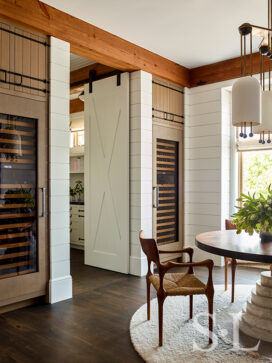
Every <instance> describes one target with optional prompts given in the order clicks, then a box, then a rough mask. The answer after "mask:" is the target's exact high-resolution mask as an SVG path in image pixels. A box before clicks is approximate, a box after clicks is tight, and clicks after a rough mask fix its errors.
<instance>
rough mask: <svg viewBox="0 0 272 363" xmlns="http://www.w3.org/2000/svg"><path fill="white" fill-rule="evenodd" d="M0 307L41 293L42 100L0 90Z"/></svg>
mask: <svg viewBox="0 0 272 363" xmlns="http://www.w3.org/2000/svg"><path fill="white" fill-rule="evenodd" d="M0 103H1V108H0V111H1V112H0V291H1V294H0V306H3V305H9V304H13V303H16V302H19V301H22V300H26V299H31V298H33V297H37V296H41V295H45V294H46V283H47V281H48V272H47V258H48V255H47V248H48V247H47V246H48V244H47V179H48V171H47V169H48V157H47V154H48V136H47V131H48V127H47V117H46V114H47V111H46V109H45V106H46V104H45V103H44V102H39V101H36V100H32V99H25V98H22V97H14V96H10V95H5V94H0Z"/></svg>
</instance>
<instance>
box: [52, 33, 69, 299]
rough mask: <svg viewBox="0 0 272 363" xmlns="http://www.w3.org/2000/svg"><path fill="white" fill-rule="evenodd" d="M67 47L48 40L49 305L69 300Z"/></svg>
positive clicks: (64, 43)
mask: <svg viewBox="0 0 272 363" xmlns="http://www.w3.org/2000/svg"><path fill="white" fill-rule="evenodd" d="M69 96H70V44H69V43H67V42H64V41H62V40H60V39H57V38H54V37H50V102H49V104H50V106H49V171H50V176H49V178H50V198H49V203H50V281H49V295H50V302H51V303H55V302H58V301H61V300H65V299H69V298H71V297H72V278H71V275H70V232H69V230H70V228H69V223H70V221H69V214H70V213H69V212H70V211H69V208H70V204H69V201H70V196H69V140H70V136H69V123H70V118H69Z"/></svg>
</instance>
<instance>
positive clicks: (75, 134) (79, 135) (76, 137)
mask: <svg viewBox="0 0 272 363" xmlns="http://www.w3.org/2000/svg"><path fill="white" fill-rule="evenodd" d="M70 135H71V136H70V147H77V146H84V130H71V134H70Z"/></svg>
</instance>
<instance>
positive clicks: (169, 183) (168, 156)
mask: <svg viewBox="0 0 272 363" xmlns="http://www.w3.org/2000/svg"><path fill="white" fill-rule="evenodd" d="M156 170H157V187H158V193H159V195H158V206H157V221H156V222H157V231H156V234H157V242H158V244H164V243H171V242H176V241H177V240H178V222H177V221H178V143H177V142H176V141H169V140H163V139H157V142H156Z"/></svg>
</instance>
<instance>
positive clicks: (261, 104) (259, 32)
mask: <svg viewBox="0 0 272 363" xmlns="http://www.w3.org/2000/svg"><path fill="white" fill-rule="evenodd" d="M271 25H272V0H268V28H265V27H261V26H258V25H251V24H249V23H245V24H242V25H241V26H240V27H239V33H240V47H241V78H240V79H238V80H237V81H236V82H235V83H234V85H233V89H232V124H233V126H236V127H240V128H241V130H240V133H239V136H240V137H242V138H247V128H248V127H250V132H249V136H250V137H252V136H253V133H259V134H260V140H259V142H260V143H261V144H265V136H266V135H268V140H267V142H268V143H271V138H270V133H271V132H272V92H271V80H270V68H271V64H270V62H271V59H272V47H271V34H272V29H271ZM253 36H261V37H262V42H261V44H260V46H259V52H260V83H259V82H258V81H257V79H256V78H254V77H252V75H253V53H252V37H253ZM248 37H249V38H250V42H249V48H250V50H249V55H247V38H248ZM266 69H268V82H267V83H268V90H267V89H266V88H267V87H266V86H267V85H266V82H265V70H266Z"/></svg>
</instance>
